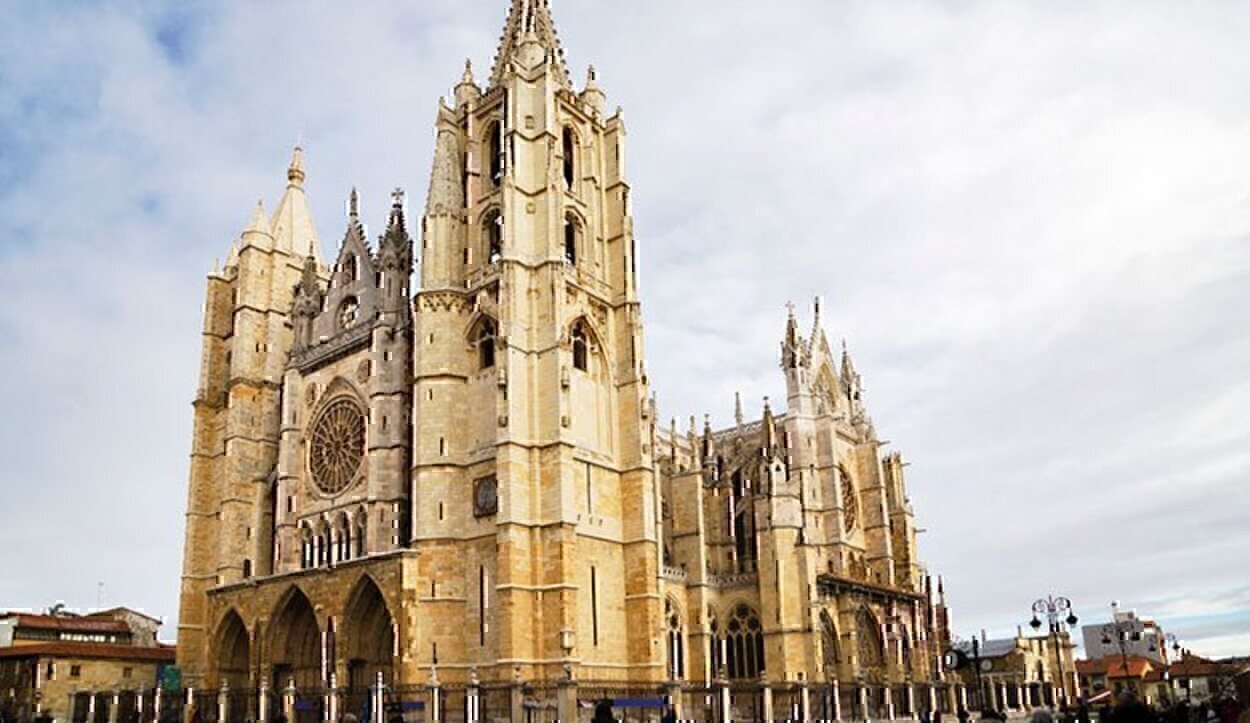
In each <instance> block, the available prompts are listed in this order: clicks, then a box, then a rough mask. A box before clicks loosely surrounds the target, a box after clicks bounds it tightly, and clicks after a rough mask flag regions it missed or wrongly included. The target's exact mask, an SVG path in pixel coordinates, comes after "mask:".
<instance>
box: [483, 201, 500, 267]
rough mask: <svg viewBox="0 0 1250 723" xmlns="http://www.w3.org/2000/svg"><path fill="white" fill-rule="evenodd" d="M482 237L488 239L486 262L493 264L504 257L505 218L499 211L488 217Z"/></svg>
mask: <svg viewBox="0 0 1250 723" xmlns="http://www.w3.org/2000/svg"><path fill="white" fill-rule="evenodd" d="M482 235H483V236H485V237H486V260H487V262H488V263H492V264H493V263H495V262H496V261H498V260H499V259H500V258H501V257H502V256H503V216H502V215H500V213H499V212H498V211H491V212H490V213H489V214H487V215H486V222H485V223H483V224H482Z"/></svg>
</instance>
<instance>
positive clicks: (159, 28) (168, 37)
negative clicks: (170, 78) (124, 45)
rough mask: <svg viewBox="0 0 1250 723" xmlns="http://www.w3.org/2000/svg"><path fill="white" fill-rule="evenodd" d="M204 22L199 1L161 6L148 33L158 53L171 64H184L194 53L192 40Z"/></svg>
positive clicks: (194, 41) (196, 39)
mask: <svg viewBox="0 0 1250 723" xmlns="http://www.w3.org/2000/svg"><path fill="white" fill-rule="evenodd" d="M205 23H206V17H205V8H204V5H203V4H202V3H199V2H186V3H178V4H176V5H174V6H172V7H162V8H161V11H160V12H159V14H158V15H157V16H156V17H155V18H154V20H153V22H152V25H151V27H152V36H153V38H154V39H155V40H156V44H157V46H158V47H160V49H161V53H162V54H164V56H165V58H166V59H167V60H168V61H169V62H170V63H171V64H172V65H174V66H185V65H187V64H188V63H189V62H191V61H192V60H194V57H195V51H196V44H197V42H198V41H199V39H200V37H201V35H202V31H203V28H204V26H205Z"/></svg>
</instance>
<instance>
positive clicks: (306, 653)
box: [269, 588, 321, 692]
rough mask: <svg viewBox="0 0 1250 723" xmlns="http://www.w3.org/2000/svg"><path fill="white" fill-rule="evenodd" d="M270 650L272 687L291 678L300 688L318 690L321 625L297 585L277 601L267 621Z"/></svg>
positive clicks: (282, 683)
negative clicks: (319, 625)
mask: <svg viewBox="0 0 1250 723" xmlns="http://www.w3.org/2000/svg"><path fill="white" fill-rule="evenodd" d="M269 650H270V652H271V655H272V664H273V680H272V681H271V683H272V685H273V688H274V690H282V689H285V688H286V686H287V685H289V684H290V683H291V681H295V687H296V688H297V689H298V690H300V691H301V692H303V691H317V690H320V688H321V628H320V627H318V625H317V616H316V615H315V614H314V613H313V607H312V604H311V603H310V602H308V598H307V597H305V596H304V593H303V592H301V591H300V590H299V589H298V588H296V589H294V590H292V591H291V592H290V593H289V594H288V595H287V597H286V600H285V601H284V602H282V603H281V604H279V605H278V611H277V613H276V614H275V615H274V616H273V618H272V622H271V623H270V634H269Z"/></svg>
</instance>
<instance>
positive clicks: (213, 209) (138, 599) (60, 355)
mask: <svg viewBox="0 0 1250 723" xmlns="http://www.w3.org/2000/svg"><path fill="white" fill-rule="evenodd" d="M552 4H553V6H554V12H555V16H556V21H557V24H558V27H559V30H560V36H561V39H562V42H563V45H564V48H565V51H566V54H567V57H568V58H569V61H570V64H571V66H572V72H573V76H574V78H575V79H576V80H577V82H578V84H579V85H580V83H581V81H582V79H583V78H584V77H585V73H586V66H587V65H588V64H591V63H593V64H594V65H595V67H596V68H597V70H598V75H599V81H600V83H601V85H602V86H603V88H604V89H605V91H606V92H607V93H608V107H609V108H612V107H614V106H616V105H620V106H622V107H623V108H624V109H625V119H626V125H627V128H628V145H629V154H628V175H629V177H630V180H631V182H632V185H633V200H634V216H635V224H636V229H637V234H638V239H639V242H638V245H639V253H640V256H641V260H640V273H641V279H642V282H641V283H642V290H641V293H642V299H643V313H644V316H645V321H646V345H647V350H646V351H647V368H648V372H649V376H650V379H651V382H652V386H653V389H654V390H655V392H656V394H657V395H658V398H659V405H660V418H661V419H663V420H666V419H668V418H669V417H670V416H676V417H677V418H678V419H686V418H687V417H688V416H689V415H691V414H695V415H699V416H702V414H703V413H705V412H706V413H710V414H711V415H712V419H713V422H714V424H718V425H720V426H726V425H728V424H729V423H731V421H732V409H733V395H734V393H735V392H741V393H742V395H743V398H744V400H745V406H746V408H747V413H748V415H758V413H759V410H760V407H761V404H762V402H761V400H762V397H764V396H765V395H769V396H771V397H772V399H773V400H778V399H782V398H783V397H784V383H783V382H784V380H783V378H782V375H781V372H780V370H779V367H778V361H779V360H778V345H779V342H780V339H781V334H782V330H783V327H784V323H785V318H786V306H785V305H786V303H787V302H794V303H795V304H797V305H798V308H799V313H800V315H801V316H802V323H803V324H804V325H807V324H809V323H810V314H811V311H810V305H811V300H812V299H813V298H814V297H816V296H820V297H822V298H823V307H822V318H823V320H824V323H825V327H826V331H827V333H828V334H829V336H830V338H832V339H837V340H842V339H845V340H846V342H847V344H848V347H849V349H850V351H851V353H852V354H853V356H854V358H855V362H856V365H857V367H858V369H859V371H860V372H861V373H862V374H863V377H864V384H865V398H866V401H867V404H868V406H869V410H870V413H871V414H872V417H873V419H874V422H875V424H876V428H877V430H878V432H879V434H880V435H881V436H882V438H883V439H887V440H889V441H890V446H889V449H893V450H898V451H901V452H902V453H903V454H904V456H905V458H906V459H907V461H908V462H909V464H910V466H909V467H908V468H907V473H908V478H907V480H908V486H909V493H910V497H911V501H912V503H913V506H914V508H915V511H916V515H917V519H918V523H919V525H920V526H921V527H922V528H923V529H924V530H925V532H924V533H923V534H922V535H921V539H920V544H921V555H922V557H923V559H924V560H925V561H926V563H927V565H928V567H929V569H930V570H931V571H932V572H933V573H935V574H941V575H942V576H943V578H944V581H945V585H946V589H947V592H948V598H949V602H950V604H951V607H952V610H953V615H954V622H955V628H956V631H957V632H958V633H960V634H962V635H964V636H967V635H972V634H979V632H980V631H981V630H983V629H984V630H987V631H989V633H990V634H991V635H995V634H1010V633H1011V632H1013V631H1014V630H1015V628H1016V626H1017V625H1021V624H1026V623H1027V622H1028V619H1029V617H1030V615H1031V613H1030V605H1031V604H1032V603H1033V601H1034V600H1035V599H1037V598H1039V597H1045V596H1047V595H1064V596H1067V597H1069V598H1070V599H1071V600H1072V601H1073V604H1074V607H1075V610H1076V612H1077V614H1078V615H1079V616H1080V617H1081V618H1082V621H1084V622H1094V621H1100V620H1106V619H1108V618H1109V615H1110V609H1109V604H1110V602H1111V601H1112V600H1118V601H1120V602H1121V603H1122V605H1124V606H1126V607H1131V608H1135V609H1137V610H1138V612H1139V613H1140V614H1141V615H1143V616H1146V617H1151V618H1154V619H1156V620H1159V621H1160V623H1161V624H1162V625H1163V626H1164V627H1165V628H1166V629H1167V630H1168V631H1169V632H1172V633H1175V634H1176V635H1177V636H1178V637H1180V639H1181V640H1182V641H1183V642H1184V644H1186V645H1187V646H1188V647H1190V648H1192V649H1193V650H1194V651H1196V652H1198V653H1200V654H1207V655H1213V656H1221V655H1231V654H1236V653H1240V654H1250V574H1247V570H1250V565H1248V564H1247V560H1248V559H1250V412H1248V411H1247V410H1250V83H1248V82H1247V81H1246V79H1247V78H1250V53H1247V52H1246V49H1245V38H1246V37H1250V4H1247V3H1239V2H1197V3H1172V2H1154V1H1152V0H1133V1H1131V2H1129V1H1128V0H1125V1H1124V2H1099V1H1097V0H1094V1H1091V2H1079V3H1078V2H1067V1H1060V2H1007V1H1002V2H997V1H995V2H991V1H977V0H966V1H961V2H938V1H936V0H930V1H926V0H898V1H897V2H895V1H891V2H867V1H866V2H841V1H833V0H770V2H767V3H761V2H757V1H750V0H630V1H629V2H627V3H623V2H617V1H609V0H553V3H552ZM506 5H507V3H506V2H505V0H390V1H384V0H358V1H357V2H353V3H350V4H344V3H340V2H330V1H328V0H307V1H301V0H273V1H272V2H266V3H247V2H229V1H222V2H212V3H208V2H182V3H161V2H156V1H155V0H153V1H150V2H144V1H137V0H136V1H135V2H121V1H116V2H106V1H102V0H62V1H60V2H38V1H36V0H25V1H24V0H0V17H4V18H5V19H6V20H5V22H3V23H0V289H2V290H3V293H4V295H5V297H6V298H5V300H4V302H3V303H0V379H3V380H4V382H5V383H4V384H2V385H0V500H3V502H2V503H0V551H2V552H0V609H2V608H44V607H47V606H49V605H51V604H53V603H54V602H57V601H64V602H65V603H67V604H68V605H70V606H71V607H76V608H90V607H94V606H96V605H98V604H104V605H129V606H132V607H137V608H139V609H143V610H145V611H147V612H150V613H152V614H155V615H158V616H161V617H163V618H164V619H166V620H167V621H168V622H167V625H166V628H165V631H164V634H165V635H166V636H172V635H173V633H174V629H175V625H174V624H175V622H176V615H177V591H178V576H179V571H180V566H181V557H182V554H181V553H182V516H183V512H184V509H185V502H186V479H187V469H188V452H189V449H190V435H191V406H190V402H191V399H192V397H193V395H194V393H195V389H196V384H197V375H198V364H199V345H200V338H199V330H200V328H201V316H202V311H201V304H202V302H203V291H204V277H205V275H206V274H207V273H208V272H209V271H210V270H212V268H213V266H214V263H215V260H217V259H223V258H224V257H225V255H226V253H227V250H228V248H229V245H230V243H231V241H232V240H233V239H234V238H235V237H236V236H237V235H238V233H239V232H240V231H241V229H242V228H243V226H244V224H245V223H246V221H247V220H248V217H249V215H250V212H251V209H252V207H253V205H254V204H255V202H256V200H257V199H258V198H263V199H264V200H265V202H266V204H267V205H268V207H269V208H271V209H272V208H273V205H274V203H275V202H276V201H277V198H278V196H279V194H280V193H281V191H282V188H283V186H284V185H285V169H286V165H287V162H288V160H289V158H290V154H291V149H292V147H293V146H294V145H295V144H296V143H301V144H302V145H303V147H304V149H305V153H306V162H307V168H308V180H307V183H306V187H307V188H308V191H309V195H310V198H311V202H312V205H313V210H314V214H315V216H316V222H317V225H318V230H319V232H320V235H321V240H322V246H323V249H324V250H325V253H326V254H327V255H330V254H331V253H332V251H333V249H334V247H335V244H336V243H337V241H338V239H340V238H341V237H342V233H343V230H344V228H345V219H344V211H343V209H344V201H345V199H346V197H347V194H348V192H349V190H350V188H351V187H352V186H353V185H355V186H358V187H359V188H360V190H361V193H362V213H363V215H364V217H365V219H366V220H368V221H371V222H372V225H373V226H374V228H375V232H376V231H378V230H380V229H381V227H382V225H383V224H384V222H385V213H386V209H387V207H388V204H389V195H388V194H389V191H390V190H391V188H393V187H395V186H402V187H404V188H406V189H408V191H409V194H410V203H411V205H412V206H413V208H414V209H416V208H420V207H421V205H422V203H423V200H424V195H425V190H426V186H427V183H428V173H429V168H430V155H431V151H432V149H433V140H434V134H433V120H434V117H435V110H436V108H437V102H438V98H439V97H440V96H445V95H449V94H450V87H451V86H452V84H454V83H455V82H456V81H457V80H458V79H459V77H460V74H461V71H462V68H463V64H464V60H465V58H470V59H472V60H473V62H474V66H475V68H476V69H477V72H478V77H479V79H482V78H484V76H485V75H486V74H487V73H488V69H489V65H490V61H491V58H492V57H493V54H494V50H495V47H496V44H497V40H498V37H499V32H500V28H501V27H502V24H503V20H504V16H505V12H506Z"/></svg>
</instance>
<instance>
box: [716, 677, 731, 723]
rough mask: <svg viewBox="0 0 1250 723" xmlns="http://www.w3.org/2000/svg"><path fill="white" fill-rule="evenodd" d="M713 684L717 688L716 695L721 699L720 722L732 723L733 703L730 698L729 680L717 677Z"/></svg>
mask: <svg viewBox="0 0 1250 723" xmlns="http://www.w3.org/2000/svg"><path fill="white" fill-rule="evenodd" d="M713 685H714V686H716V688H717V691H716V697H717V699H718V700H720V712H719V713H718V718H719V720H720V723H732V721H733V710H732V708H733V704H732V701H731V700H730V698H729V681H727V680H725V679H724V678H717V679H716V681H715V682H714V683H713Z"/></svg>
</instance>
